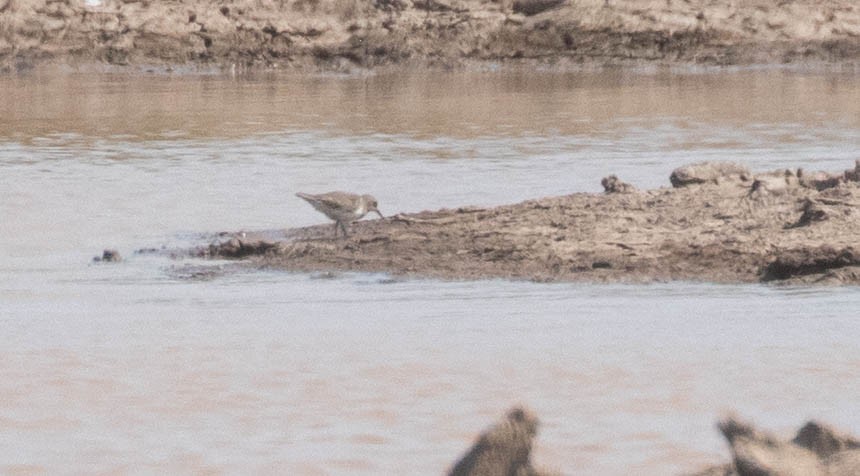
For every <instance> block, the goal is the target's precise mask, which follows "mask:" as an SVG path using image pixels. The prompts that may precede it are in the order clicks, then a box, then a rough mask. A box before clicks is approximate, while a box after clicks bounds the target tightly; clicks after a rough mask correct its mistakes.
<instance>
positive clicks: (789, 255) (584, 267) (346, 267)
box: [195, 162, 860, 284]
mask: <svg viewBox="0 0 860 476" xmlns="http://www.w3.org/2000/svg"><path fill="white" fill-rule="evenodd" d="M671 176H672V177H673V178H672V180H673V181H674V182H675V186H674V187H672V188H668V187H666V188H660V189H657V190H648V191H637V190H636V189H635V188H634V187H632V186H630V185H629V184H626V183H624V182H622V181H621V180H620V179H618V178H617V177H607V179H605V180H604V185H605V186H606V189H607V192H606V193H602V194H593V193H575V194H572V195H567V196H561V197H548V198H541V199H537V200H529V201H526V202H523V203H518V204H513V205H503V206H499V207H494V208H475V207H462V208H457V209H442V210H438V211H424V212H420V213H400V214H397V215H395V216H391V217H387V218H385V219H376V220H366V221H360V222H355V223H353V225H352V227H351V234H350V235H349V236H348V237H346V238H344V237H343V236H341V237H338V238H334V237H333V228H332V225H331V224H326V225H318V226H312V227H306V228H297V229H291V230H287V232H286V233H284V234H281V237H279V238H272V236H273V234H272V233H271V232H269V233H268V234H267V235H265V236H263V235H261V234H254V233H248V234H246V233H241V234H227V235H224V236H223V237H222V238H221V240H220V241H218V242H216V243H213V244H211V245H209V246H205V247H201V248H200V249H198V250H196V252H195V254H197V255H198V256H204V257H207V256H208V257H217V258H245V259H249V260H251V261H250V264H251V265H255V266H260V267H266V268H278V269H284V270H296V271H363V272H385V273H390V274H392V275H409V276H421V277H435V278H442V279H489V278H506V279H527V280H535V281H588V282H652V281H666V280H692V281H708V282H722V283H738V282H758V281H776V282H787V283H821V284H860V253H858V251H857V250H858V247H860V181H858V176H860V162H858V164H856V165H855V168H853V169H851V170H846V171H844V172H842V173H825V172H818V173H813V174H810V173H807V172H804V171H803V170H796V171H792V170H780V171H774V172H769V173H760V174H753V173H752V172H749V171H747V170H746V169H745V168H743V167H742V166H740V165H737V164H730V163H704V164H695V165H691V166H688V167H682V168H680V169H678V170H675V171H673V172H672V175H671ZM822 184H829V185H828V186H827V187H824V186H822ZM382 205H383V207H385V206H386V205H387V207H388V209H390V208H391V207H392V206H393V205H392V204H382ZM810 208H814V209H815V210H818V212H816V214H815V217H816V218H815V219H814V220H811V219H808V217H806V216H807V215H808V213H809V209H810ZM320 219H321V221H325V220H326V219H325V217H323V216H322V215H320Z"/></svg>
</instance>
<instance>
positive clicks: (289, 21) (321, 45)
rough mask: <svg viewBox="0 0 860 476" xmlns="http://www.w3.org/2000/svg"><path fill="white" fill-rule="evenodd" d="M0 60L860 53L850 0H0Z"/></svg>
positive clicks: (420, 62) (323, 60)
mask: <svg viewBox="0 0 860 476" xmlns="http://www.w3.org/2000/svg"><path fill="white" fill-rule="evenodd" d="M0 13H2V15H0V68H2V69H3V70H5V71H15V70H26V69H28V68H32V67H35V66H40V65H50V64H62V65H72V66H81V65H93V64H96V65H104V64H107V65H114V66H120V67H126V66H129V67H134V66H146V67H150V66H152V65H162V66H165V67H169V68H180V67H185V68H206V69H216V70H226V71H237V70H239V71H241V70H245V69H256V68H272V69H328V70H331V69H333V70H351V69H354V68H375V67H379V66H384V65H416V66H423V67H427V66H430V67H433V66H441V67H446V68H447V67H458V66H462V65H468V64H542V65H553V66H559V67H567V66H579V65H598V66H606V65H642V64H657V65H677V64H682V65H687V64H691V65H702V64H704V65H748V64H786V63H788V64H807V63H812V64H820V63H825V64H828V63H829V64H839V65H840V66H843V67H844V66H849V67H855V66H856V65H857V64H858V60H860V7H857V6H856V5H855V4H854V3H853V2H851V1H848V0H834V1H829V2H827V3H826V4H821V3H820V2H815V1H812V0H799V1H793V2H775V1H771V0H767V1H765V0H758V1H751V2H735V1H731V0H717V1H709V2H704V1H692V2H680V1H672V0H667V1H660V2H656V1H649V0H629V1H623V2H622V1H610V0H568V1H558V0H515V1H513V2H512V1H509V0H501V1H498V2H491V1H478V0H426V1H424V0H415V1H412V0H380V1H375V2H339V1H334V0H316V1H309V0H291V1H283V2H257V1H251V0H234V1H231V2H212V1H209V0H181V1H174V2H139V1H128V0H104V1H102V2H89V3H86V4H85V3H84V2H83V1H82V0H35V1H28V2H24V1H21V0H0Z"/></svg>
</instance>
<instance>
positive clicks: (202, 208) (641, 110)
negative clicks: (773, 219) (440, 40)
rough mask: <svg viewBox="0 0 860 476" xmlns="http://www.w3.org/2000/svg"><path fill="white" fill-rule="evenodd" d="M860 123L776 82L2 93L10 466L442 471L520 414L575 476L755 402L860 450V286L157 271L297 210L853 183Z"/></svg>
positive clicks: (821, 91) (445, 78) (665, 76)
mask: <svg viewBox="0 0 860 476" xmlns="http://www.w3.org/2000/svg"><path fill="white" fill-rule="evenodd" d="M857 104H860V77H858V76H856V75H846V74H837V73H797V72H786V71H774V70H760V71H735V72H706V73H693V72H684V73H653V72H652V73H631V72H622V71H608V72H580V73H564V74H562V73H551V72H532V73H523V72H481V73H430V74H407V73H385V74H376V75H356V76H319V75H317V76H292V75H272V76H265V75H261V76H252V77H221V76H170V75H157V74H152V75H146V74H142V75H136V76H131V75H111V74H89V75H83V74H75V73H69V74H40V73H33V74H28V75H21V76H0V326H2V328H3V336H4V337H3V344H2V346H0V473H7V472H12V471H23V472H29V471H32V472H36V473H38V472H40V471H45V472H49V473H57V472H74V473H93V472H100V471H106V472H111V473H113V472H132V473H161V472H172V473H177V472H180V473H181V472H199V471H212V472H215V473H221V472H223V473H249V472H256V473H276V474H440V473H442V472H444V470H445V469H446V468H447V467H448V466H449V465H450V464H451V463H453V462H454V461H455V459H456V458H457V457H458V456H459V455H460V454H462V452H463V451H465V449H466V448H467V447H468V446H469V444H470V443H471V441H472V439H473V438H474V437H475V435H476V434H477V432H478V431H480V430H481V429H483V428H485V427H486V426H487V425H488V424H490V423H492V422H493V421H494V420H496V419H497V418H498V417H500V416H501V415H502V414H503V413H504V412H505V410H506V409H507V408H508V407H510V406H511V405H513V404H515V403H524V404H526V405H528V406H529V407H531V408H532V409H534V411H535V412H536V413H537V414H538V416H539V417H540V418H541V420H542V422H543V423H542V427H541V431H540V434H539V436H538V440H537V447H536V449H535V460H536V461H537V463H538V464H539V465H540V466H543V467H547V468H549V469H556V470H559V471H561V472H562V473H563V474H630V473H639V474H674V473H678V472H682V471H690V470H695V469H697V468H700V467H702V466H704V465H707V464H709V463H716V462H719V461H721V460H723V459H724V458H726V457H727V455H728V451H727V450H726V448H725V445H724V444H723V442H722V441H721V440H720V438H719V436H718V435H717V433H716V431H715V430H714V428H713V424H714V421H715V419H716V418H717V417H718V416H719V415H720V414H721V413H722V412H724V411H727V410H730V409H733V410H737V411H738V412H740V413H741V414H742V415H744V416H748V417H751V418H754V419H755V420H756V421H757V422H759V423H761V424H763V425H765V426H767V427H769V428H773V429H775V430H777V431H780V432H784V433H785V434H788V433H789V432H790V430H791V429H792V428H796V427H798V426H799V425H800V424H801V423H803V422H804V421H805V420H806V419H809V418H819V419H823V420H826V421H828V422H830V423H832V424H834V425H836V426H837V427H840V428H842V429H844V430H848V431H853V432H855V433H860V404H858V403H857V399H856V395H858V394H860V344H858V342H860V340H858V338H860V321H858V318H860V291H858V290H857V289H854V288H845V289H819V288H774V287H765V286H714V285H707V284H691V283H670V284H659V285H649V286H627V285H625V286H621V285H611V286H607V285H582V284H534V283H526V282H506V281H484V282H439V281H429V280H406V281H400V280H392V279H389V278H388V277H386V276H380V275H362V274H355V275H353V274H345V275H341V276H337V277H335V278H333V279H322V278H321V277H320V276H310V275H303V274H290V273H279V272H248V271H241V272H235V273H233V272H228V273H226V274H224V275H222V276H218V277H215V278H214V279H209V280H194V279H186V278H187V275H186V274H183V273H182V272H181V269H182V267H183V266H185V265H187V264H189V263H188V262H187V261H174V260H170V259H168V258H165V257H160V256H152V255H139V254H135V253H134V250H136V249H139V248H147V247H156V248H158V247H161V246H176V245H185V244H189V243H199V242H200V241H201V240H205V238H204V237H205V236H206V234H208V233H212V232H217V231H220V230H238V229H247V230H256V229H278V228H287V227H295V226H303V225H309V224H314V223H318V222H320V221H321V220H322V217H321V216H320V215H318V214H316V212H314V211H313V209H311V208H310V207H308V206H307V204H305V203H303V202H301V201H300V200H298V199H296V198H295V197H294V196H293V194H294V193H295V192H297V191H308V192H315V191H326V190H335V189H343V190H352V191H360V192H368V193H373V194H374V195H375V196H376V197H377V198H378V199H379V202H380V208H381V209H382V211H383V213H386V214H393V213H397V212H407V211H419V210H424V209H436V208H440V207H449V206H459V205H467V204H473V205H497V204H503V203H511V202H517V201H520V200H524V199H528V198H535V197H540V196H547V195H557V194H565V193H571V192H581V191H594V192H596V191H599V190H600V185H599V183H600V179H601V177H603V176H606V175H608V174H611V173H615V174H617V175H619V176H620V177H621V178H622V179H624V180H626V181H628V182H631V183H634V184H635V185H637V186H639V187H642V188H651V187H658V186H665V185H668V175H669V172H670V171H671V170H672V168H674V167H676V166H678V165H680V164H684V163H688V162H691V161H698V160H704V159H726V160H735V161H739V162H743V163H745V164H747V165H748V166H750V167H751V168H752V169H754V170H765V169H773V168H779V167H798V166H803V167H804V168H808V169H824V170H841V169H843V168H849V167H851V166H852V165H853V161H854V160H855V159H860V109H858V108H857ZM106 247H113V248H117V249H119V250H120V252H121V253H122V254H123V255H124V256H125V258H126V259H125V260H124V261H123V262H122V263H119V264H116V265H97V264H92V263H91V262H90V260H91V258H92V257H93V256H94V255H96V254H100V252H101V250H102V249H103V248H106ZM177 268H178V269H180V272H177V271H176V269H177Z"/></svg>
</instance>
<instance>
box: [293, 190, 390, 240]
mask: <svg viewBox="0 0 860 476" xmlns="http://www.w3.org/2000/svg"><path fill="white" fill-rule="evenodd" d="M296 196H297V197H299V198H301V199H303V200H305V201H306V202H308V203H310V204H311V205H313V207H314V208H316V209H317V210H318V211H320V212H322V213H323V214H325V216H327V217H329V218H331V219H332V220H334V236H335V238H337V227H338V226H339V227H340V229H341V230H343V236H346V234H347V233H346V226H344V223H347V224H349V223H352V222H354V221H356V220H360V219H361V218H362V217H363V216H364V215H367V214H368V213H369V212H376V214H377V215H379V217H380V218H385V217H384V216H382V213H380V212H379V210H378V209H377V208H376V199H375V198H373V197H372V196H370V195H357V194H354V193H347V192H327V193H321V194H319V195H314V194H310V193H302V192H299V193H297V194H296Z"/></svg>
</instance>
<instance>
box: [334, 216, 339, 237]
mask: <svg viewBox="0 0 860 476" xmlns="http://www.w3.org/2000/svg"><path fill="white" fill-rule="evenodd" d="M339 224H340V222H339V221H337V220H335V222H334V237H335V238H337V226H338V225H339Z"/></svg>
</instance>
